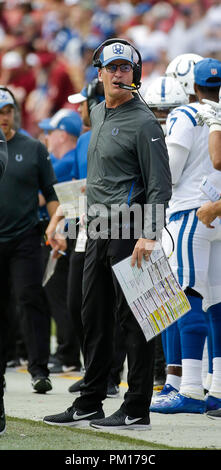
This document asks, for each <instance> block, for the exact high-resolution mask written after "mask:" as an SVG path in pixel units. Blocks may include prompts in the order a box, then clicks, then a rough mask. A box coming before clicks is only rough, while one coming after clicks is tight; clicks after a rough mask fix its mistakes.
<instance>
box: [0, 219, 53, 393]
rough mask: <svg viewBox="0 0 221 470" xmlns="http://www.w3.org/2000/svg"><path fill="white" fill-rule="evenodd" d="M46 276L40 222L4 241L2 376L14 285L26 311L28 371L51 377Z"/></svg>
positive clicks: (0, 254) (0, 261)
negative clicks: (44, 273)
mask: <svg viewBox="0 0 221 470" xmlns="http://www.w3.org/2000/svg"><path fill="white" fill-rule="evenodd" d="M42 276H43V264H42V248H41V231H40V229H39V226H38V225H37V226H35V227H34V228H32V229H30V230H28V231H26V232H25V233H23V234H22V235H21V236H20V237H18V238H16V239H13V240H11V241H9V242H4V243H0V285H1V295H0V375H1V376H2V374H4V371H5V365H6V355H7V335H8V320H9V319H8V318H7V312H8V304H9V301H10V294H11V288H12V289H13V292H14V295H15V299H16V302H17V303H18V305H19V307H20V308H21V310H22V315H23V327H24V339H25V343H26V347H27V353H28V371H29V372H30V374H31V375H32V376H33V377H34V376H44V377H47V376H48V367H47V364H48V358H49V351H50V312H49V307H48V303H47V298H46V295H45V292H44V290H43V288H42ZM0 385H1V384H0ZM0 393H1V391H0Z"/></svg>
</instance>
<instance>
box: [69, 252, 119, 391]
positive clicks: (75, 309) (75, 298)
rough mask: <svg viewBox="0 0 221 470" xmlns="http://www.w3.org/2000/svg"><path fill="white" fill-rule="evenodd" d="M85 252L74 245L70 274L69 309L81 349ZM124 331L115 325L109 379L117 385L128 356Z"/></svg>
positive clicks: (82, 341)
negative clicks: (76, 249) (77, 249)
mask: <svg viewBox="0 0 221 470" xmlns="http://www.w3.org/2000/svg"><path fill="white" fill-rule="evenodd" d="M84 261H85V252H80V251H79V252H78V251H75V249H74V247H73V250H72V253H71V256H70V263H69V274H68V296H67V299H68V300H67V302H68V311H69V315H70V316H71V318H72V321H73V324H74V327H75V332H76V333H77V335H78V338H79V341H80V346H81V351H82V352H83V345H84V330H83V323H82V316H81V307H82V284H83V271H84ZM124 343H125V341H124V332H123V330H122V328H121V327H120V325H119V323H117V325H115V332H114V353H113V363H112V367H111V371H110V376H109V381H110V382H111V383H114V384H115V385H119V384H120V382H121V374H122V371H123V365H124V361H125V358H126V351H125V344H124Z"/></svg>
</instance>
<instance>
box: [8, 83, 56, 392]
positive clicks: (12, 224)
mask: <svg viewBox="0 0 221 470" xmlns="http://www.w3.org/2000/svg"><path fill="white" fill-rule="evenodd" d="M15 107H16V103H15V100H14V99H13V95H11V93H9V92H8V91H7V90H3V89H0V128H1V129H2V131H3V132H4V135H5V138H6V141H7V148H8V165H7V169H6V171H5V174H4V177H3V179H2V180H1V185H0V284H1V296H0V312H1V314H0V342H1V344H4V342H5V349H6V348H7V332H8V330H7V317H6V310H7V305H8V302H9V299H10V291H11V287H13V290H14V292H15V296H16V300H17V301H18V303H19V305H20V306H21V310H22V314H23V319H24V337H25V341H26V347H27V352H28V371H29V372H30V374H31V376H32V385H33V388H34V390H35V391H36V392H38V393H45V392H47V391H49V390H51V388H52V386H51V382H50V379H49V378H48V374H49V371H48V368H47V363H48V357H49V347H50V314H49V310H48V306H47V300H46V296H45V294H44V291H43V288H42V275H43V273H42V268H43V265H42V259H41V245H40V241H41V233H40V230H39V226H38V192H39V190H41V191H42V193H43V195H44V197H45V199H46V202H47V209H48V212H49V214H50V216H51V215H52V214H53V213H54V211H55V210H56V208H57V206H58V202H57V197H56V194H55V191H54V189H53V184H54V183H56V177H55V174H54V171H53V168H52V165H51V162H50V159H49V157H48V152H47V150H46V148H45V146H44V145H43V144H42V143H41V142H39V141H37V140H35V139H32V138H30V137H27V136H25V135H23V134H20V133H19V132H16V131H15V130H14V129H13V125H14V113H15ZM1 354H2V357H0V363H1V365H2V364H4V363H5V354H6V351H5V350H4V352H3V351H2V352H1Z"/></svg>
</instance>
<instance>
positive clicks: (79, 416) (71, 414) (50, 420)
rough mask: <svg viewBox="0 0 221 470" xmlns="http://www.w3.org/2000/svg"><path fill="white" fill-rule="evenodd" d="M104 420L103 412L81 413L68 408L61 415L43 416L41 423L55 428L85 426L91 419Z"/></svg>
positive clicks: (71, 407) (72, 407) (75, 409)
mask: <svg viewBox="0 0 221 470" xmlns="http://www.w3.org/2000/svg"><path fill="white" fill-rule="evenodd" d="M93 418H94V419H98V420H99V419H102V418H104V412H103V410H96V411H82V410H79V409H77V408H75V407H74V406H70V407H69V408H68V409H67V410H66V411H64V412H63V413H59V414H57V415H51V416H45V417H44V419H43V422H44V423H46V424H51V425H56V426H79V425H80V426H87V425H88V424H89V422H90V420H91V419H93Z"/></svg>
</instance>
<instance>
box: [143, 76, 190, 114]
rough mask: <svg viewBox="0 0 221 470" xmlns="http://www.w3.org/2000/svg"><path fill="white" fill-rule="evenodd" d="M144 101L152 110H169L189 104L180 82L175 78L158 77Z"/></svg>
mask: <svg viewBox="0 0 221 470" xmlns="http://www.w3.org/2000/svg"><path fill="white" fill-rule="evenodd" d="M144 99H145V101H146V103H147V104H148V106H149V107H150V108H158V109H168V110H170V109H171V108H176V107H177V106H181V105H182V104H187V103H188V102H189V98H188V96H187V94H186V93H185V91H184V89H183V87H182V85H181V84H180V82H179V80H177V79H176V78H173V77H158V78H157V79H156V80H154V81H153V82H152V83H151V84H150V86H149V88H148V90H147V92H146V94H145V97H144Z"/></svg>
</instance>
